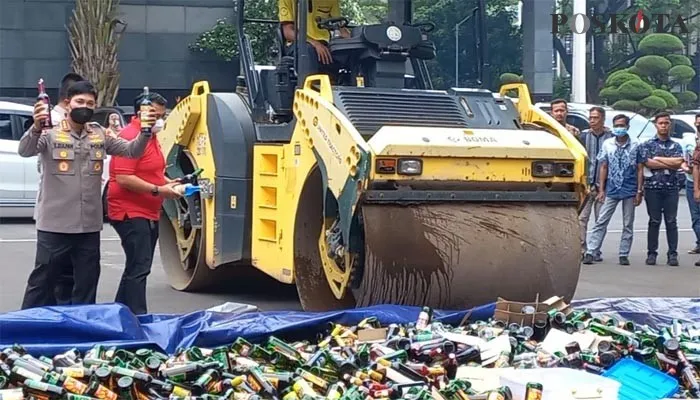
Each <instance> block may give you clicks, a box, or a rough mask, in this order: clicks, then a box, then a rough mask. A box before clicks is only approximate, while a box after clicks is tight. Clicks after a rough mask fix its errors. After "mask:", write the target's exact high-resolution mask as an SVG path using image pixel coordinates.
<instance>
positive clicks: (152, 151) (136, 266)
mask: <svg viewBox="0 0 700 400" xmlns="http://www.w3.org/2000/svg"><path fill="white" fill-rule="evenodd" d="M148 96H149V99H150V100H151V102H152V104H153V108H154V111H155V113H156V117H157V118H158V120H159V121H161V122H162V119H163V116H164V115H165V107H166V105H167V101H166V100H165V98H163V96H161V95H159V94H158V93H150V94H149V95H148ZM142 99H143V95H141V96H139V97H137V98H136V99H135V101H134V109H135V110H138V108H139V104H140V103H141V101H142ZM140 130H141V121H140V120H139V119H138V117H134V118H133V119H132V121H131V123H130V124H129V125H127V126H125V127H124V128H123V129H122V130H121V132H120V133H119V136H120V137H122V138H124V139H127V140H130V139H132V138H135V137H136V136H138V134H139V132H140ZM157 131H158V128H153V130H152V132H153V136H152V139H151V140H150V142H149V143H148V145H147V146H146V150H145V151H144V152H143V155H142V156H141V157H140V158H136V159H129V158H125V157H116V156H114V157H112V162H111V163H110V166H109V182H108V185H109V186H108V187H107V210H108V212H107V215H108V217H109V221H110V223H111V224H112V226H113V227H114V229H115V230H116V231H117V234H119V237H120V238H121V242H122V248H123V249H124V253H125V254H126V265H125V266H124V273H123V274H122V279H121V282H120V283H119V289H118V291H117V295H116V298H115V299H114V301H115V302H117V303H122V304H124V305H126V306H127V307H129V308H130V309H131V311H132V312H133V313H134V314H136V315H140V314H146V313H147V306H146V278H147V277H148V275H149V274H150V273H151V264H152V263H153V252H154V251H155V248H156V242H157V241H158V220H159V219H160V208H161V205H162V202H163V198H166V199H174V198H178V197H180V194H179V193H178V192H177V191H176V190H174V189H173V185H175V184H177V182H174V181H171V180H170V179H168V178H166V177H165V158H164V157H163V153H162V151H161V149H160V144H159V143H158V139H157V138H156V134H157Z"/></svg>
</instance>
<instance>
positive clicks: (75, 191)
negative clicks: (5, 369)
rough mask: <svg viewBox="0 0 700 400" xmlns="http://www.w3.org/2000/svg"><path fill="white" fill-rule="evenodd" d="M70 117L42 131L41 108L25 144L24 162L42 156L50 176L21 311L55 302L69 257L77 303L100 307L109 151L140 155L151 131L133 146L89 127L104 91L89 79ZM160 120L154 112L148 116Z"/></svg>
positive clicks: (42, 193)
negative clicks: (103, 189) (105, 169)
mask: <svg viewBox="0 0 700 400" xmlns="http://www.w3.org/2000/svg"><path fill="white" fill-rule="evenodd" d="M67 97H68V99H69V103H68V106H67V108H66V111H67V113H68V114H67V118H66V119H65V120H64V121H62V122H61V126H60V127H59V128H54V129H50V130H46V131H42V129H41V124H42V123H43V122H44V121H45V120H46V119H47V118H48V115H49V110H48V109H47V108H46V105H44V104H43V103H37V104H36V105H35V106H34V125H33V126H32V127H31V128H29V130H28V131H27V132H25V134H24V136H22V139H21V140H20V142H19V149H18V153H19V155H20V156H22V157H33V156H36V155H41V160H42V170H43V177H42V180H41V184H40V187H39V196H38V201H37V218H36V227H37V249H36V260H35V264H34V270H33V271H32V272H31V274H30V275H29V279H28V281H27V288H26V291H25V294H24V300H23V302H22V309H27V308H32V307H40V306H48V305H55V304H56V299H55V296H54V289H55V287H56V283H57V281H58V279H59V276H60V275H61V272H62V268H61V267H62V266H63V265H64V264H65V260H66V259H70V262H71V263H72V264H73V279H74V281H75V283H74V287H73V292H72V296H71V304H94V303H95V300H96V294H97V283H98V280H99V276H100V231H102V226H103V220H102V218H103V213H102V196H101V193H100V188H101V183H102V168H103V162H104V159H105V156H106V155H107V154H111V155H119V156H124V157H131V158H137V157H140V156H141V154H143V151H144V149H145V148H146V145H147V144H148V141H149V140H150V137H151V135H150V133H148V134H146V133H141V134H139V136H138V137H137V138H136V139H134V140H133V141H131V142H129V141H126V140H123V139H121V138H118V137H117V136H116V135H110V134H107V133H106V131H105V130H104V128H102V127H101V126H100V125H99V124H96V123H90V122H89V121H90V118H91V117H92V114H93V112H94V110H95V105H96V100H97V92H96V90H95V87H94V86H93V85H92V84H91V83H90V82H87V81H80V82H76V83H75V84H73V85H72V86H71V87H70V88H69V89H68V93H67ZM146 118H147V119H148V120H150V121H155V118H154V115H153V113H149V114H148V116H147V117H146Z"/></svg>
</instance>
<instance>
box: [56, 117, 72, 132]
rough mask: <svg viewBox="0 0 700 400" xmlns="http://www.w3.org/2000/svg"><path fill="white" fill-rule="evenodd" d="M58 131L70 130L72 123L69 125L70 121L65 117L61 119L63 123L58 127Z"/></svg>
mask: <svg viewBox="0 0 700 400" xmlns="http://www.w3.org/2000/svg"><path fill="white" fill-rule="evenodd" d="M58 131H60V132H70V125H68V121H66V120H65V119H64V120H61V124H60V126H59V127H58Z"/></svg>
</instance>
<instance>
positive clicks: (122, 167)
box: [107, 118, 166, 221]
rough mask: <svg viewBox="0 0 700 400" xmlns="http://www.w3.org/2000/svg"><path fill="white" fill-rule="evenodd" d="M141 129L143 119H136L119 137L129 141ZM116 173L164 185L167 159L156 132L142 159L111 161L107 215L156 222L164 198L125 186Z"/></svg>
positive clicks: (116, 159) (112, 217)
mask: <svg viewBox="0 0 700 400" xmlns="http://www.w3.org/2000/svg"><path fill="white" fill-rule="evenodd" d="M140 130H141V121H139V120H138V119H137V118H134V119H132V120H131V123H130V124H129V125H127V126H125V127H124V129H122V131H121V132H120V133H119V136H120V137H122V138H123V139H126V140H133V139H135V138H136V137H137V136H138V135H139V132H140ZM117 175H136V176H137V177H139V178H141V179H143V180H144V181H146V182H148V183H152V184H154V185H157V186H161V185H164V184H165V183H166V180H165V158H164V157H163V152H162V151H161V149H160V143H158V139H156V136H155V135H153V137H152V138H151V140H149V142H148V144H147V145H146V150H144V152H143V155H142V156H141V157H140V158H126V157H117V156H113V157H112V159H111V161H110V164H109V182H108V185H109V187H108V188H107V215H108V216H109V219H111V220H114V221H123V220H124V219H125V218H126V217H131V218H136V217H142V218H148V219H150V220H154V221H157V220H158V219H159V218H160V207H161V205H162V204H163V200H162V198H161V197H159V196H153V195H152V194H151V193H136V192H132V191H131V190H128V189H125V188H123V187H122V186H120V185H119V184H118V183H117V178H116V177H117Z"/></svg>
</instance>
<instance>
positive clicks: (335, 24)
mask: <svg viewBox="0 0 700 400" xmlns="http://www.w3.org/2000/svg"><path fill="white" fill-rule="evenodd" d="M349 23H350V21H349V20H348V19H347V18H345V17H333V18H320V17H319V18H316V25H318V27H319V28H320V29H327V30H329V31H334V30H338V29H340V28H345V27H346V26H348V24H349Z"/></svg>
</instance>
